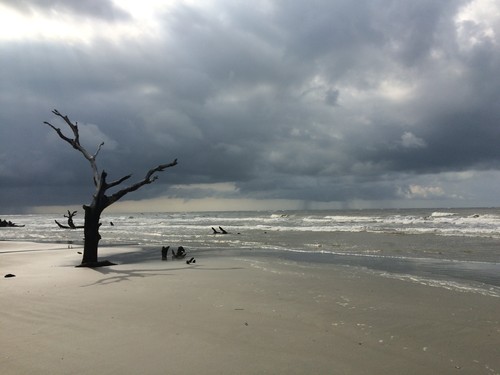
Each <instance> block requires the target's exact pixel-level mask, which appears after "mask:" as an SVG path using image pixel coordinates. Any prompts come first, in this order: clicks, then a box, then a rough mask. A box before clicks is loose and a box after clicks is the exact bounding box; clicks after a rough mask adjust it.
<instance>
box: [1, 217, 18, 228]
mask: <svg viewBox="0 0 500 375" xmlns="http://www.w3.org/2000/svg"><path fill="white" fill-rule="evenodd" d="M0 227H2V228H3V227H15V228H20V227H24V225H18V224H16V223H13V222H12V221H10V220H9V221H7V220H3V219H0Z"/></svg>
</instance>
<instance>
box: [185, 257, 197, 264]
mask: <svg viewBox="0 0 500 375" xmlns="http://www.w3.org/2000/svg"><path fill="white" fill-rule="evenodd" d="M191 263H196V259H194V258H191V259H189V260H186V264H191Z"/></svg>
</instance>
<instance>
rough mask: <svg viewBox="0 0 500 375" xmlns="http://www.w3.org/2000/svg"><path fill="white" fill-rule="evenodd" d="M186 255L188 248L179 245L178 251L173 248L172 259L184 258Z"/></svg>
mask: <svg viewBox="0 0 500 375" xmlns="http://www.w3.org/2000/svg"><path fill="white" fill-rule="evenodd" d="M185 256H186V250H185V249H184V248H183V247H182V246H179V247H178V248H177V252H176V251H174V249H172V259H182V258H184V257H185Z"/></svg>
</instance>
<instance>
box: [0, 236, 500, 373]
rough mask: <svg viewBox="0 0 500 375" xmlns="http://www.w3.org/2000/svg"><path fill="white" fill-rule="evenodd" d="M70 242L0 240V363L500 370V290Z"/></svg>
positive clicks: (1, 368)
mask: <svg viewBox="0 0 500 375" xmlns="http://www.w3.org/2000/svg"><path fill="white" fill-rule="evenodd" d="M79 250H81V249H79V248H76V247H75V248H73V249H68V248H67V245H61V244H33V243H14V242H2V241H0V276H1V277H2V278H1V283H2V286H1V289H0V290H1V297H0V298H1V299H0V301H1V305H2V308H1V310H2V311H1V314H0V345H1V351H0V373H1V374H3V375H5V374H16V375H25V374H37V375H39V374H92V375H95V374H398V375H399V374H499V373H500V322H499V320H500V298H495V297H487V296H481V295H478V294H473V293H464V292H456V291H451V290H446V289H443V288H436V287H429V286H425V285H420V284H416V283H411V282H408V281H401V280H395V279H389V278H385V277H382V276H379V275H375V274H371V273H369V272H365V271H363V270H359V269H354V268H349V267H335V266H332V265H328V266H322V265H316V266H311V265H307V266H306V265H301V264H295V263H291V262H290V263H283V262H279V261H277V260H273V259H266V260H263V259H258V258H255V259H250V258H235V257H224V256H213V257H208V256H206V255H205V256H202V255H201V254H200V256H198V257H197V262H196V264H192V265H187V264H186V263H185V262H182V261H171V260H169V261H167V262H162V261H161V260H160V249H158V251H157V253H158V254H157V255H156V253H155V254H153V256H151V254H149V256H144V253H141V252H140V251H138V250H139V249H136V248H132V247H122V248H103V249H101V257H102V258H108V259H111V260H115V261H117V260H118V261H119V262H121V264H119V265H116V266H112V267H103V268H99V269H88V268H75V267H74V265H76V264H78V263H79V261H80V257H81V256H80V255H78V254H77V251H79ZM195 256H196V255H195ZM8 273H12V274H15V275H16V277H13V278H4V277H3V276H4V275H5V274H8Z"/></svg>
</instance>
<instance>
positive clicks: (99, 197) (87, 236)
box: [44, 109, 177, 267]
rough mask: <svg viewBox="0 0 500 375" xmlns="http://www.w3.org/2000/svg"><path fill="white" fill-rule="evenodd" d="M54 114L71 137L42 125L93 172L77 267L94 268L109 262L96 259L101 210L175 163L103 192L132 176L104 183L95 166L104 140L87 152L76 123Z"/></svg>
mask: <svg viewBox="0 0 500 375" xmlns="http://www.w3.org/2000/svg"><path fill="white" fill-rule="evenodd" d="M52 113H53V114H54V115H56V116H57V117H59V118H61V119H62V120H63V121H64V122H65V123H66V125H68V126H69V128H70V129H71V132H72V133H73V138H71V136H70V137H67V136H65V135H64V134H63V132H62V131H61V129H60V128H57V127H55V126H54V125H52V124H51V123H49V122H47V121H45V122H44V124H46V125H48V126H50V127H51V128H52V129H54V131H55V132H56V133H57V135H58V136H59V137H60V138H61V139H63V140H64V141H66V142H67V143H69V144H70V145H71V146H72V147H73V148H74V149H75V150H77V151H79V152H80V153H81V154H82V155H83V156H84V157H85V159H87V160H88V162H89V163H90V166H91V168H92V171H93V181H94V186H95V192H94V194H93V197H92V203H91V204H90V205H84V206H83V209H84V210H85V219H84V248H83V259H82V263H81V266H84V267H98V266H102V265H106V264H109V262H99V261H98V251H97V249H98V245H99V240H100V239H101V236H100V234H99V227H100V225H101V223H100V222H99V221H100V218H101V213H102V212H103V211H104V209H106V208H107V207H108V206H110V205H112V204H113V203H115V202H116V201H118V200H119V199H120V198H122V197H123V196H124V195H126V194H128V193H130V192H133V191H135V190H137V189H139V188H141V187H142V186H144V185H146V184H150V183H152V182H154V181H155V180H156V179H157V178H158V176H157V175H156V173H158V172H163V171H164V170H165V169H167V168H170V167H173V166H175V165H177V159H175V160H174V161H172V162H171V163H168V164H160V165H158V166H157V167H155V168H152V169H150V170H149V171H148V172H147V173H146V176H145V177H144V178H143V179H142V180H141V181H139V182H137V183H135V184H132V185H130V186H128V187H125V188H123V189H121V190H119V191H117V192H116V193H114V194H111V195H106V191H107V190H109V189H111V188H114V187H116V186H118V185H120V184H121V183H123V182H124V181H126V180H128V179H129V178H130V177H131V176H132V175H127V176H124V177H122V178H120V179H118V180H115V181H112V182H108V181H107V180H106V179H107V176H108V175H107V173H106V172H105V171H104V170H102V171H99V168H98V167H97V163H96V158H97V155H98V154H99V151H100V150H101V147H102V146H103V145H104V142H103V143H101V144H100V145H99V146H98V147H97V150H96V152H95V153H94V154H90V153H89V152H88V151H87V150H86V149H85V148H84V147H83V146H82V145H81V144H80V134H79V131H78V123H77V122H75V123H73V122H72V121H71V120H70V119H69V118H68V116H65V115H62V114H61V113H60V112H59V111H58V110H57V109H54V110H53V111H52Z"/></svg>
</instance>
